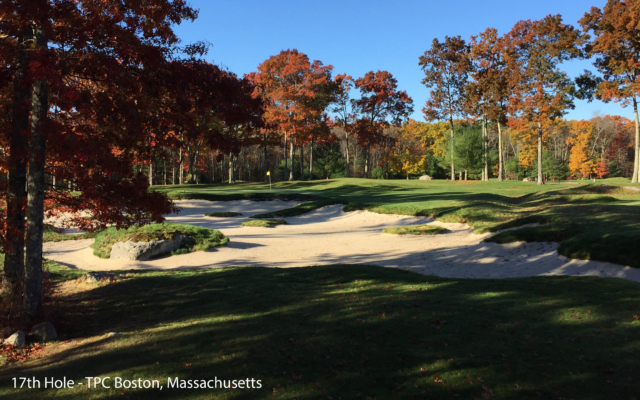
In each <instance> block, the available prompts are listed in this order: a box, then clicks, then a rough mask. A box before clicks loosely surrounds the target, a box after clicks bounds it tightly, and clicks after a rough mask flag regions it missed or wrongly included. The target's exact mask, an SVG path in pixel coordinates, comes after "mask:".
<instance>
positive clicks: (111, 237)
mask: <svg viewBox="0 0 640 400" xmlns="http://www.w3.org/2000/svg"><path fill="white" fill-rule="evenodd" d="M176 235H186V236H189V237H191V242H190V243H189V244H187V245H185V246H184V247H183V248H180V249H178V250H176V251H173V252H172V254H182V253H187V252H191V251H206V250H209V249H210V248H212V247H215V246H220V245H224V244H227V242H229V238H227V237H225V236H224V235H223V234H222V233H221V232H220V231H218V230H215V229H209V228H201V227H196V226H192V225H182V224H172V223H169V222H165V223H161V224H148V225H143V226H132V227H130V228H128V229H116V228H115V227H109V228H107V229H105V230H103V231H101V232H99V233H98V234H97V235H96V236H95V238H96V240H95V241H94V242H93V243H92V244H91V248H92V249H93V254H94V255H96V256H98V257H100V258H109V256H110V254H111V248H112V247H113V245H114V244H115V243H117V242H126V241H127V240H131V241H133V242H148V241H151V240H164V239H173V237H174V236H176Z"/></svg>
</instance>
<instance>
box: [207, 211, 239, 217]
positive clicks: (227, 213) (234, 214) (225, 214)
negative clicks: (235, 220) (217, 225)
mask: <svg viewBox="0 0 640 400" xmlns="http://www.w3.org/2000/svg"><path fill="white" fill-rule="evenodd" d="M205 216H207V217H217V218H227V217H240V216H242V214H240V213H237V212H231V211H222V212H210V213H206V214H205Z"/></svg>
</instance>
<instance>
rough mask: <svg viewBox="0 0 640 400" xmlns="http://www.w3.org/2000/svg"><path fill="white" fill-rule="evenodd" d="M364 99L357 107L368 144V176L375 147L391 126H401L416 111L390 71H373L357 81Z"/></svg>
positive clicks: (362, 135)
mask: <svg viewBox="0 0 640 400" xmlns="http://www.w3.org/2000/svg"><path fill="white" fill-rule="evenodd" d="M355 87H356V88H357V89H358V90H360V98H359V99H358V100H356V101H354V103H353V104H354V108H355V109H356V111H357V113H358V114H359V115H360V118H359V120H358V121H357V123H356V132H357V134H358V136H359V137H360V140H361V142H362V143H364V144H365V169H364V177H365V178H367V177H368V176H369V173H370V169H371V168H370V165H369V161H370V160H369V158H370V157H369V156H370V152H371V145H372V144H376V143H378V142H382V141H383V140H384V139H385V137H384V135H383V130H384V128H385V127H387V126H400V125H401V123H402V120H403V119H404V118H406V117H407V116H408V115H409V114H411V113H412V112H413V100H411V97H409V96H408V95H407V92H406V91H404V90H398V81H397V80H396V79H395V78H394V77H393V75H391V73H389V72H387V71H377V72H374V71H369V72H367V73H366V74H365V75H364V76H363V77H362V78H358V79H356V81H355Z"/></svg>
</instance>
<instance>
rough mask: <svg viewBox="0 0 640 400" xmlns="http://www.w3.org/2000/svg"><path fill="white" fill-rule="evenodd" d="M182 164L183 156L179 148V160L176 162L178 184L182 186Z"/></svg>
mask: <svg viewBox="0 0 640 400" xmlns="http://www.w3.org/2000/svg"><path fill="white" fill-rule="evenodd" d="M183 162H184V154H183V153H182V148H180V160H179V162H178V184H179V185H182V168H183V165H182V163H183Z"/></svg>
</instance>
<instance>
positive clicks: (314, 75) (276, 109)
mask: <svg viewBox="0 0 640 400" xmlns="http://www.w3.org/2000/svg"><path fill="white" fill-rule="evenodd" d="M332 69H333V67H332V66H331V65H323V64H322V62H320V61H318V60H315V61H313V62H311V61H310V60H309V57H307V55H306V54H304V53H301V52H299V51H298V50H296V49H293V50H283V51H281V52H280V53H279V54H278V55H276V56H272V57H270V58H269V59H268V60H266V61H264V62H263V63H262V64H260V65H259V66H258V71H257V73H255V74H253V75H252V76H251V77H252V79H253V83H254V84H255V86H256V90H258V91H259V94H260V95H261V96H262V97H263V99H264V101H265V114H264V119H265V123H266V125H268V126H272V127H273V129H276V130H277V131H278V132H281V133H282V135H283V138H284V149H285V154H286V148H287V140H289V146H290V152H289V159H290V165H291V168H292V169H291V170H288V166H287V163H286V162H285V169H284V179H285V180H287V175H288V179H289V180H293V153H294V142H295V139H299V140H301V139H302V136H304V133H305V132H308V128H309V121H317V120H319V116H320V115H322V114H323V113H324V109H320V108H318V107H317V105H318V103H319V102H318V97H321V96H325V95H326V92H325V90H324V87H326V86H327V85H328V84H329V83H330V82H331V71H332ZM285 158H286V157H285Z"/></svg>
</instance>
